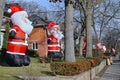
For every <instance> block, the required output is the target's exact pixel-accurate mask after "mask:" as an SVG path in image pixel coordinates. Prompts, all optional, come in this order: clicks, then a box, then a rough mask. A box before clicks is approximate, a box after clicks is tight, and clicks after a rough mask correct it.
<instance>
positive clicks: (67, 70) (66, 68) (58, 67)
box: [51, 60, 91, 76]
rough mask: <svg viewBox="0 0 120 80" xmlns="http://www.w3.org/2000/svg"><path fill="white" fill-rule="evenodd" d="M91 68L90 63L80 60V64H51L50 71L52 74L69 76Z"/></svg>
mask: <svg viewBox="0 0 120 80" xmlns="http://www.w3.org/2000/svg"><path fill="white" fill-rule="evenodd" d="M90 67H91V65H90V62H89V61H87V60H82V61H80V62H52V63H51V70H52V71H53V73H54V74H57V75H64V76H71V75H77V74H80V73H82V72H84V71H86V70H89V69H90Z"/></svg>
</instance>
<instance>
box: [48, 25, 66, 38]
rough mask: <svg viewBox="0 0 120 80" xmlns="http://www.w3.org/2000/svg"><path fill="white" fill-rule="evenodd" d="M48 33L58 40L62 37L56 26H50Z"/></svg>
mask: <svg viewBox="0 0 120 80" xmlns="http://www.w3.org/2000/svg"><path fill="white" fill-rule="evenodd" d="M49 33H50V34H51V35H53V36H54V37H55V38H57V39H58V40H61V39H62V38H63V37H64V36H63V34H62V32H61V31H60V28H59V27H58V26H57V27H52V28H51V29H50V30H49Z"/></svg>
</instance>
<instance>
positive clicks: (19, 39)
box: [10, 38, 25, 40]
mask: <svg viewBox="0 0 120 80" xmlns="http://www.w3.org/2000/svg"><path fill="white" fill-rule="evenodd" d="M10 39H16V40H25V38H10Z"/></svg>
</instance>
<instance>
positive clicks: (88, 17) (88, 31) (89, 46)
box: [86, 8, 92, 57]
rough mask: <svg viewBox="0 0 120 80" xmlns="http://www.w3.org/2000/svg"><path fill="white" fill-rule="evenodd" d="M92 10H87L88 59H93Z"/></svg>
mask: <svg viewBox="0 0 120 80" xmlns="http://www.w3.org/2000/svg"><path fill="white" fill-rule="evenodd" d="M91 11H92V10H91V8H87V10H86V31H87V36H86V37H87V51H86V57H92V31H91V28H92V27H91V23H92V14H91Z"/></svg>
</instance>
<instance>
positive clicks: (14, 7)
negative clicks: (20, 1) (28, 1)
mask: <svg viewBox="0 0 120 80" xmlns="http://www.w3.org/2000/svg"><path fill="white" fill-rule="evenodd" d="M23 10H24V9H23V8H21V7H20V6H18V5H16V4H12V5H11V6H10V9H8V12H9V13H10V15H11V16H12V15H13V14H14V13H16V12H19V11H23Z"/></svg>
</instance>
